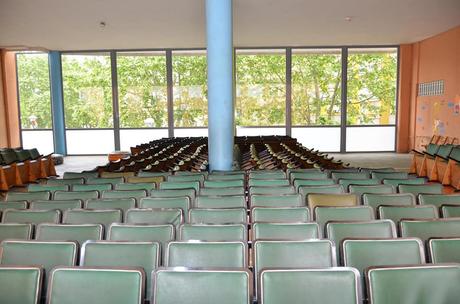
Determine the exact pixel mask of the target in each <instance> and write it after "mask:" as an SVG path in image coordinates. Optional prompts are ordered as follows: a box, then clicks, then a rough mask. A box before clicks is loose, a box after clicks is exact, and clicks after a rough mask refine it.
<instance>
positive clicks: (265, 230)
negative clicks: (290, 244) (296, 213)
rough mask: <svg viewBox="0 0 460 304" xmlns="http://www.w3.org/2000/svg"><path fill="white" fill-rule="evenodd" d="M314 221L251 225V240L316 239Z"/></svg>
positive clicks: (316, 231)
mask: <svg viewBox="0 0 460 304" xmlns="http://www.w3.org/2000/svg"><path fill="white" fill-rule="evenodd" d="M318 237H319V234H318V224H316V223H263V222H258V223H254V224H253V225H252V240H253V241H255V240H283V241H284V240H286V241H303V240H308V239H317V238H318Z"/></svg>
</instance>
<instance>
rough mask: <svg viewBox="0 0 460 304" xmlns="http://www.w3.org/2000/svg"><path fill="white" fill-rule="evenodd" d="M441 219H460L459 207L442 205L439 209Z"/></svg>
mask: <svg viewBox="0 0 460 304" xmlns="http://www.w3.org/2000/svg"><path fill="white" fill-rule="evenodd" d="M439 210H440V212H441V217H443V218H449V217H460V205H442V206H441V208H440V209H439Z"/></svg>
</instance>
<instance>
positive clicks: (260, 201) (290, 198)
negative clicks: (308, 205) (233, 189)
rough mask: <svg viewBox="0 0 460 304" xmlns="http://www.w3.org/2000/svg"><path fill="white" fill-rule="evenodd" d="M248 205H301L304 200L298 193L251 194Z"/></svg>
mask: <svg viewBox="0 0 460 304" xmlns="http://www.w3.org/2000/svg"><path fill="white" fill-rule="evenodd" d="M250 206H251V208H252V207H302V206H305V202H303V201H302V196H301V195H300V194H285V195H252V196H251V197H250Z"/></svg>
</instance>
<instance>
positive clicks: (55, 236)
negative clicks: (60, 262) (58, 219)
mask: <svg viewBox="0 0 460 304" xmlns="http://www.w3.org/2000/svg"><path fill="white" fill-rule="evenodd" d="M103 234H104V228H103V226H102V225H101V224H79V225H70V224H62V225H58V224H40V225H38V226H37V228H36V232H35V239H36V240H38V241H76V242H78V244H83V243H84V242H86V241H89V240H93V241H98V240H102V237H103Z"/></svg>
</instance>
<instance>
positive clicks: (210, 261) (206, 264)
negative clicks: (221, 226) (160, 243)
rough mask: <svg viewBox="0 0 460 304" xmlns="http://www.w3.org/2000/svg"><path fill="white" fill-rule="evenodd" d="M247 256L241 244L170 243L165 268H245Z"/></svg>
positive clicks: (246, 251)
mask: <svg viewBox="0 0 460 304" xmlns="http://www.w3.org/2000/svg"><path fill="white" fill-rule="evenodd" d="M247 255H248V248H247V246H246V244H245V243H243V242H170V243H169V244H168V249H167V254H166V262H165V266H166V267H187V268H219V267H225V268H247V267H248V261H247ZM216 257H219V258H216Z"/></svg>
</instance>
